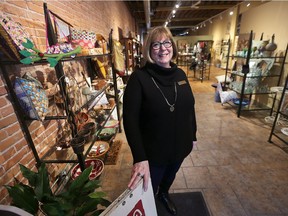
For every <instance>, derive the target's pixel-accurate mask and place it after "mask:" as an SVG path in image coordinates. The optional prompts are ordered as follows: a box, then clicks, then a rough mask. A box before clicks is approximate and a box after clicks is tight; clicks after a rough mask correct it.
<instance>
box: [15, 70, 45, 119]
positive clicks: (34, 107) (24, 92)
mask: <svg viewBox="0 0 288 216" xmlns="http://www.w3.org/2000/svg"><path fill="white" fill-rule="evenodd" d="M14 91H15V93H16V95H17V98H18V100H19V102H20V104H21V107H22V108H23V110H24V112H25V113H26V115H27V116H28V117H29V118H30V119H33V120H41V121H43V120H44V118H45V116H46V114H47V111H48V103H49V102H48V97H47V95H46V93H45V90H44V89H43V86H42V84H41V83H40V82H39V81H38V80H37V79H35V78H33V77H31V76H29V75H24V76H23V78H20V77H16V79H15V83H14Z"/></svg>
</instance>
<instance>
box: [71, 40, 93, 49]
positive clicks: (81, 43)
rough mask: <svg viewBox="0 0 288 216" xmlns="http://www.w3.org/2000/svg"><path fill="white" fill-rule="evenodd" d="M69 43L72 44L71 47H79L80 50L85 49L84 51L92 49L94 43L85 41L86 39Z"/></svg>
mask: <svg viewBox="0 0 288 216" xmlns="http://www.w3.org/2000/svg"><path fill="white" fill-rule="evenodd" d="M71 43H72V44H73V46H74V47H75V46H81V48H84V49H85V48H86V49H93V48H94V47H95V46H94V43H93V42H92V41H90V40H86V39H79V40H72V41H71Z"/></svg>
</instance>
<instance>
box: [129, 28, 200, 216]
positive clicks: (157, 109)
mask: <svg viewBox="0 0 288 216" xmlns="http://www.w3.org/2000/svg"><path fill="white" fill-rule="evenodd" d="M143 47H144V52H143V55H144V59H145V60H146V64H145V66H144V67H142V68H140V69H138V70H136V71H135V72H133V73H132V74H131V76H130V78H129V81H128V83H127V86H126V89H125V93H124V102H123V124H124V129H125V134H126V138H127V141H128V144H129V146H130V148H131V151H132V155H133V160H134V163H133V164H134V165H133V169H132V175H131V180H130V182H129V184H128V187H129V188H131V189H134V188H135V186H136V184H137V182H138V181H139V180H140V179H141V178H144V179H143V180H144V183H143V187H144V190H145V191H146V190H147V187H148V181H149V177H150V176H151V182H152V187H153V192H154V194H155V195H156V196H157V197H158V198H159V200H160V201H161V202H162V203H163V204H164V205H165V207H166V208H167V210H168V211H169V212H170V213H172V214H174V215H175V214H177V209H176V206H175V205H174V203H173V202H172V201H171V199H170V197H169V194H168V191H169V188H170V187H171V185H172V183H173V181H174V179H175V176H176V173H177V171H178V170H179V168H180V166H181V164H182V162H183V160H184V158H185V157H186V156H187V155H188V154H189V153H190V152H191V151H192V148H193V143H194V142H196V118H195V110H194V97H193V93H192V90H191V87H190V85H189V82H188V79H187V77H186V75H185V73H184V71H183V70H182V69H180V68H178V67H177V65H176V64H174V63H173V62H171V60H172V59H175V58H176V56H177V47H176V44H175V42H174V40H173V38H172V34H171V32H170V31H169V29H168V28H166V27H163V26H159V27H155V28H153V29H152V30H151V31H150V32H149V34H148V35H147V38H146V42H145V44H144V46H143Z"/></svg>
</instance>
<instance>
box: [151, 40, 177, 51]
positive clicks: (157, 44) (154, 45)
mask: <svg viewBox="0 0 288 216" xmlns="http://www.w3.org/2000/svg"><path fill="white" fill-rule="evenodd" d="M161 45H163V46H164V47H165V48H170V47H171V46H172V42H171V41H163V42H154V43H152V45H151V46H152V48H153V49H154V50H158V49H160V47H161Z"/></svg>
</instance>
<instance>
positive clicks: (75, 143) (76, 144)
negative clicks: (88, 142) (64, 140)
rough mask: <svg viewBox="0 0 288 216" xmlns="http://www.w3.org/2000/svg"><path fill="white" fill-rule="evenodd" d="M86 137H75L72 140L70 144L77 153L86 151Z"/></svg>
mask: <svg viewBox="0 0 288 216" xmlns="http://www.w3.org/2000/svg"><path fill="white" fill-rule="evenodd" d="M84 144H85V139H84V137H75V138H73V139H72V140H71V142H70V145H71V147H72V148H73V151H74V153H75V154H82V153H83V151H84Z"/></svg>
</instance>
